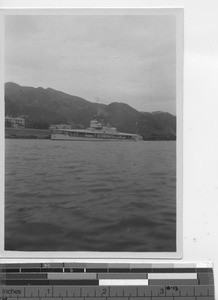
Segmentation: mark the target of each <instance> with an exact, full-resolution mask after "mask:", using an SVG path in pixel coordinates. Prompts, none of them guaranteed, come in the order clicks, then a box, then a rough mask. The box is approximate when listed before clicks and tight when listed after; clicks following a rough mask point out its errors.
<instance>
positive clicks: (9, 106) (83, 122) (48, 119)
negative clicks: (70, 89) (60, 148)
mask: <svg viewBox="0 0 218 300" xmlns="http://www.w3.org/2000/svg"><path fill="white" fill-rule="evenodd" d="M5 115H12V116H14V117H16V116H18V115H25V116H28V117H27V119H26V124H27V127H29V128H38V129H47V128H48V127H49V126H50V125H51V124H60V123H62V124H70V125H71V126H72V127H73V128H86V127H88V126H89V123H90V120H91V119H93V118H96V119H98V120H102V121H103V122H104V123H109V124H110V125H111V126H113V127H116V128H117V130H118V131H123V132H129V133H138V134H140V135H142V136H143V138H144V139H148V140H153V139H154V140H155V139H158V140H175V139H176V117H175V116H173V115H171V114H170V113H168V112H159V111H157V112H152V113H149V112H140V111H138V110H136V109H134V108H133V107H131V106H130V105H128V104H126V103H122V102H111V103H110V104H108V105H106V104H99V103H93V102H90V101H88V100H86V99H84V98H82V97H79V96H74V95H69V94H67V93H65V92H62V91H58V90H55V89H53V88H50V87H48V88H46V89H45V88H42V87H37V88H34V87H29V86H21V85H19V84H16V83H13V82H7V83H5Z"/></svg>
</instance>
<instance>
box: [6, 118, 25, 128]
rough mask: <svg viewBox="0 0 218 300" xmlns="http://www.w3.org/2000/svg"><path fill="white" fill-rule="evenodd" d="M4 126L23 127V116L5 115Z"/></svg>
mask: <svg viewBox="0 0 218 300" xmlns="http://www.w3.org/2000/svg"><path fill="white" fill-rule="evenodd" d="M5 123H6V127H7V125H8V127H13V128H25V118H24V117H23V116H18V117H16V118H14V117H11V116H6V117H5Z"/></svg>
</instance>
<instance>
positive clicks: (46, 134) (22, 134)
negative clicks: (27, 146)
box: [5, 128, 51, 139]
mask: <svg viewBox="0 0 218 300" xmlns="http://www.w3.org/2000/svg"><path fill="white" fill-rule="evenodd" d="M5 138H6V139H50V138H51V131H50V130H49V129H34V128H5Z"/></svg>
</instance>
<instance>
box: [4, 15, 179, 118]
mask: <svg viewBox="0 0 218 300" xmlns="http://www.w3.org/2000/svg"><path fill="white" fill-rule="evenodd" d="M8 81H12V82H15V83H18V84H20V85H24V86H33V87H43V88H47V87H51V88H54V89H57V90H61V91H63V92H66V93H69V94H71V95H76V96H80V97H83V98H85V99H87V100H89V101H97V99H98V101H99V102H100V103H104V104H108V103H111V102H124V103H127V104H129V105H131V106H132V107H134V108H135V109H137V110H140V111H148V112H151V111H156V110H161V111H166V112H170V113H172V114H176V28H175V17H174V16H172V15H171V16H170V15H168V16H167V15H161V16H160V15H156V16H155V15H128V16H127V15H69V16H66V15H65V16H64V15H62V16H61V15H55V16H54V15H53V16H51V15H50V16H49V15H47V16H42V15H41V16H40V15H37V16H36V15H31V16H30V15H29V16H28V15H26V16H21V15H20V16H6V18H5V82H8Z"/></svg>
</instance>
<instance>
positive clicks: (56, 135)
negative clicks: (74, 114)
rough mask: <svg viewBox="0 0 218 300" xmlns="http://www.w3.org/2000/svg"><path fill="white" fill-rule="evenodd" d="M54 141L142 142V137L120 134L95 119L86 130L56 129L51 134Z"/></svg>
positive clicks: (132, 134) (113, 128)
mask: <svg viewBox="0 0 218 300" xmlns="http://www.w3.org/2000/svg"><path fill="white" fill-rule="evenodd" d="M51 139H52V140H64V141H141V140H142V136H141V135H139V134H134V133H124V132H119V131H117V129H116V128H115V127H111V126H110V125H109V124H107V126H103V123H102V122H99V121H98V120H96V119H94V120H91V122H90V127H89V128H86V129H63V128H55V129H53V130H52V133H51Z"/></svg>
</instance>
